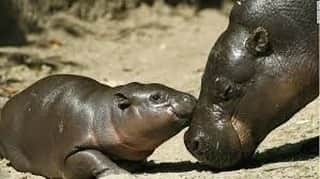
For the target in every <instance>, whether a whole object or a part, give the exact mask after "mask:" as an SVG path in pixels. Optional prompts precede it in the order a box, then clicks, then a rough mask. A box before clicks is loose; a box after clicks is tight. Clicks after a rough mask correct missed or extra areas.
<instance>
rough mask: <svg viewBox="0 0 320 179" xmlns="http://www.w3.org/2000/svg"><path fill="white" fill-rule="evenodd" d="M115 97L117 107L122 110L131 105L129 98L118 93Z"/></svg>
mask: <svg viewBox="0 0 320 179" xmlns="http://www.w3.org/2000/svg"><path fill="white" fill-rule="evenodd" d="M114 97H115V103H116V105H117V106H118V107H119V108H120V109H121V110H124V109H126V108H128V107H129V106H130V105H131V102H130V100H129V98H128V97H126V96H125V95H124V94H122V93H116V94H114Z"/></svg>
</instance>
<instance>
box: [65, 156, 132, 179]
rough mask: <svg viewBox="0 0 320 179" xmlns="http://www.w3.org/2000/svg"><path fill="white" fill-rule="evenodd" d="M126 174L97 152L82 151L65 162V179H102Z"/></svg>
mask: <svg viewBox="0 0 320 179" xmlns="http://www.w3.org/2000/svg"><path fill="white" fill-rule="evenodd" d="M120 173H128V172H127V171H125V170H123V169H121V168H119V167H118V166H117V165H116V164H115V163H113V162H112V161H111V160H110V159H109V158H108V157H107V156H105V155H103V154H102V153H101V152H99V151H97V150H83V151H79V152H76V153H74V154H72V155H70V156H69V157H68V158H67V159H66V161H65V167H64V169H63V175H64V178H66V179H89V178H93V177H96V178H98V179H99V178H102V177H105V176H107V175H110V174H120Z"/></svg>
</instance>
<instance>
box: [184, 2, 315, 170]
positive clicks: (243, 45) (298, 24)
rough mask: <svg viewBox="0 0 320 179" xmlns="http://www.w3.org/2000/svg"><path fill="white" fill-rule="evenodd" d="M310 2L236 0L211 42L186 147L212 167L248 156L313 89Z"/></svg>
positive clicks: (309, 97)
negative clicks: (227, 20)
mask: <svg viewBox="0 0 320 179" xmlns="http://www.w3.org/2000/svg"><path fill="white" fill-rule="evenodd" d="M318 33H319V32H318V27H317V24H316V1H315V0H309V1H306V0H242V1H238V2H237V3H236V4H235V6H234V8H233V10H232V13H231V16H230V23H229V26H228V28H227V30H226V31H225V32H224V33H223V34H222V35H221V36H220V38H219V39H218V41H217V42H216V44H215V46H214V47H213V49H212V51H211V53H210V55H209V58H208V62H207V65H206V69H205V72H204V75H203V77H202V84H201V85H202V86H201V91H200V96H199V101H198V104H197V107H196V109H195V112H194V116H193V119H192V122H191V125H190V128H189V130H188V131H187V132H186V134H185V143H186V147H187V149H188V150H189V151H190V152H191V153H192V154H193V155H194V156H195V157H196V158H197V159H199V160H200V161H203V162H204V163H206V164H208V165H210V166H212V167H214V168H220V169H224V168H228V167H232V166H234V165H236V164H239V163H241V162H242V161H244V160H246V159H248V158H249V157H250V156H251V155H252V154H253V153H254V151H255V149H256V148H257V146H258V145H259V143H260V142H261V141H262V140H263V139H264V138H265V137H266V136H267V134H268V133H269V132H270V131H272V130H273V129H274V128H276V127H277V126H279V125H280V124H282V123H284V122H285V121H287V120H288V119H289V118H290V117H291V116H292V115H293V114H295V113H296V112H297V111H299V110H300V109H301V108H303V107H304V106H305V105H306V104H308V103H309V102H311V101H312V100H313V99H314V98H315V97H317V96H318V94H319V87H318V85H319V83H318V66H319V62H318V51H319V46H318V36H319V35H318Z"/></svg>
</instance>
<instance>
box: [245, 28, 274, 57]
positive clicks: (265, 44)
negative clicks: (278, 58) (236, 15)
mask: <svg viewBox="0 0 320 179" xmlns="http://www.w3.org/2000/svg"><path fill="white" fill-rule="evenodd" d="M269 47H270V44H269V33H268V31H267V30H266V29H265V28H263V27H258V28H256V29H255V30H254V31H253V33H252V34H251V35H250V37H249V38H248V40H247V42H246V48H247V49H248V50H249V51H251V52H252V53H253V54H254V55H265V54H266V53H267V52H268V50H269Z"/></svg>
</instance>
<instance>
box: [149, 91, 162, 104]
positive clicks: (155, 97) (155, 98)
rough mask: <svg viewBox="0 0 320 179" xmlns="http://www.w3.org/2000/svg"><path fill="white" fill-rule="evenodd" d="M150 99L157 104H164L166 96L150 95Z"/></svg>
mask: <svg viewBox="0 0 320 179" xmlns="http://www.w3.org/2000/svg"><path fill="white" fill-rule="evenodd" d="M149 99H150V101H152V102H153V103H155V104H159V103H163V102H164V101H165V100H166V98H165V96H164V95H163V94H161V93H154V94H152V95H150V97H149Z"/></svg>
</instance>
